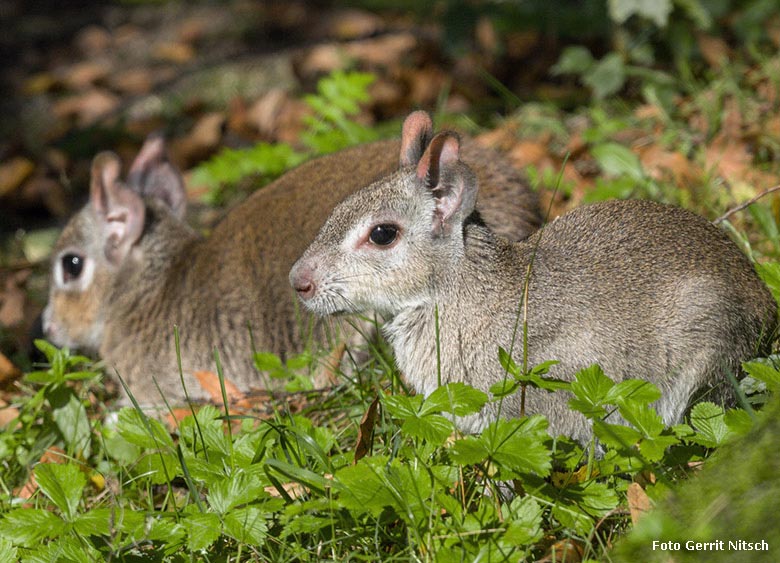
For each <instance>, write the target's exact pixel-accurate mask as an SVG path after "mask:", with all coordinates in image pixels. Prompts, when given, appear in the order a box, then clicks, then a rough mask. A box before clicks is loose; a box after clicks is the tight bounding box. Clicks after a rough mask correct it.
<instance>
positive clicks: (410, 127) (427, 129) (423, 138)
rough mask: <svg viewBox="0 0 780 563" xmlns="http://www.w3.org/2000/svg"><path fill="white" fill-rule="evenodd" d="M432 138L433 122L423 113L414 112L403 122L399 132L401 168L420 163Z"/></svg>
mask: <svg viewBox="0 0 780 563" xmlns="http://www.w3.org/2000/svg"><path fill="white" fill-rule="evenodd" d="M432 136H433V122H432V121H431V118H430V116H429V115H428V114H427V113H426V112H424V111H415V112H413V113H411V114H409V116H408V117H407V118H406V119H405V120H404V127H403V131H402V132H401V158H400V160H401V167H404V166H414V165H415V164H417V163H418V162H419V161H420V158H421V157H422V155H423V153H424V152H425V149H426V148H427V147H428V143H429V142H430V141H431V137H432Z"/></svg>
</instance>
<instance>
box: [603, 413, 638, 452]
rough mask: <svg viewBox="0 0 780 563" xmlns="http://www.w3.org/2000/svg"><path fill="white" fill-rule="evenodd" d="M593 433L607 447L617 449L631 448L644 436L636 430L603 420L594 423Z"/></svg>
mask: <svg viewBox="0 0 780 563" xmlns="http://www.w3.org/2000/svg"><path fill="white" fill-rule="evenodd" d="M593 432H594V434H595V435H596V437H597V438H598V439H599V440H600V441H601V442H603V443H604V444H605V445H607V446H609V447H610V448H616V449H625V448H631V447H633V446H634V445H635V444H637V443H638V442H639V440H640V439H641V438H642V434H641V433H640V432H639V431H638V430H636V429H634V428H631V427H629V426H625V425H623V424H609V423H607V422H604V421H602V420H594V421H593Z"/></svg>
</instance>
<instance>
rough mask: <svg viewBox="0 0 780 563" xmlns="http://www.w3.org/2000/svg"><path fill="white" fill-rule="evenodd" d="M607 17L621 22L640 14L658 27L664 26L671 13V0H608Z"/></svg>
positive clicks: (618, 22)
mask: <svg viewBox="0 0 780 563" xmlns="http://www.w3.org/2000/svg"><path fill="white" fill-rule="evenodd" d="M607 5H608V6H609V17H610V18H611V19H612V21H614V22H615V23H617V24H623V23H625V22H626V20H627V19H628V18H630V17H631V16H634V15H636V16H642V17H645V18H647V19H649V20H650V21H652V22H653V23H654V24H655V25H657V26H658V27H666V24H667V23H668V22H669V14H671V13H672V0H608V2H607Z"/></svg>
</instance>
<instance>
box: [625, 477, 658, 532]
mask: <svg viewBox="0 0 780 563" xmlns="http://www.w3.org/2000/svg"><path fill="white" fill-rule="evenodd" d="M626 496H627V497H628V510H629V511H630V512H631V523H632V524H633V525H634V526H636V523H637V522H639V519H640V518H642V516H644V514H645V513H647V512H648V511H649V510H650V509H651V508H652V503H651V502H650V497H648V496H647V493H646V492H645V490H644V489H643V488H642V486H641V485H640V484H639V483H631V484H630V485H629V486H628V491H627V493H626Z"/></svg>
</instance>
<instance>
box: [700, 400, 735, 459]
mask: <svg viewBox="0 0 780 563" xmlns="http://www.w3.org/2000/svg"><path fill="white" fill-rule="evenodd" d="M724 419H725V415H724V412H723V408H722V407H719V406H718V405H716V404H714V403H709V402H703V403H698V404H696V405H694V407H693V408H692V409H691V424H692V425H693V427H694V428H695V429H696V434H695V435H694V436H693V438H692V439H691V441H693V442H695V443H697V444H701V445H702V446H706V447H708V448H713V447H717V446H720V445H722V444H723V442H724V441H725V440H726V438H728V437H729V436H730V434H731V433H730V431H729V428H728V426H726V422H725V420H724Z"/></svg>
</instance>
